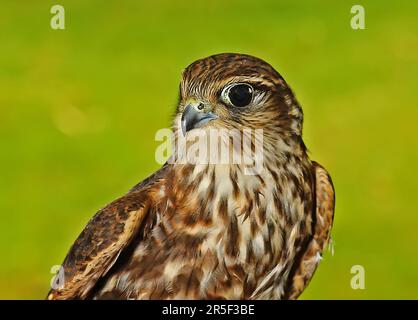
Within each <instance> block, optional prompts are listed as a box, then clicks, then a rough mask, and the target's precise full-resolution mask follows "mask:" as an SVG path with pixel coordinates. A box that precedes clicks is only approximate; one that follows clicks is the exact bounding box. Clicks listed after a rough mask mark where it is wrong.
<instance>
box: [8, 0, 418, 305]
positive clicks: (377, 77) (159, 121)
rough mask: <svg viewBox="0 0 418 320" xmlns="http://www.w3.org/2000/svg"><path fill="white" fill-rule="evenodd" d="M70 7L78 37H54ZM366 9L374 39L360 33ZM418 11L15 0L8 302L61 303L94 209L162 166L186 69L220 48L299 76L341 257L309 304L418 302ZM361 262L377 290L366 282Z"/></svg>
mask: <svg viewBox="0 0 418 320" xmlns="http://www.w3.org/2000/svg"><path fill="white" fill-rule="evenodd" d="M35 2H36V3H35ZM337 2H338V3H337ZM57 3H58V4H62V5H64V7H65V9H66V29H65V30H52V29H51V28H50V18H51V16H52V15H51V14H50V12H49V11H50V8H51V6H52V5H53V4H57ZM357 3H359V4H363V5H364V7H365V10H366V30H353V29H351V28H350V19H351V14H350V8H351V6H352V5H354V4H357ZM417 12H418V2H416V1H415V2H414V1H381V0H380V1H356V2H353V1H290V0H289V1H277V0H274V1H273V0H272V1H255V0H253V1H245V0H239V1H235V0H234V1H220V0H211V1H205V2H202V1H191V0H190V1H169V0H167V1H162V0H157V1H156V0H153V1H98V0H97V1H81V0H78V1H74V0H72V1H63V0H61V1H58V0H57V1H29V0H27V1H23V0H22V1H3V2H2V5H1V9H0V34H1V36H0V39H1V44H0V155H1V156H0V298H6V299H10V298H19V299H30V298H34V299H43V298H44V297H45V295H46V293H47V290H48V287H49V281H50V278H51V277H52V274H51V273H50V269H51V267H52V266H53V265H55V264H60V263H61V262H62V260H63V258H64V256H65V254H66V252H67V250H68V249H69V247H70V245H71V244H72V242H73V241H74V240H75V238H76V236H77V235H78V233H79V232H80V231H81V229H82V228H83V226H84V225H85V224H86V222H87V221H88V219H89V218H90V217H91V216H92V215H93V214H94V212H95V211H96V210H97V209H98V208H100V207H102V206H103V205H105V204H106V203H108V202H110V201H111V200H113V199H115V198H116V197H118V196H120V195H122V194H123V193H124V192H126V191H127V190H128V189H129V188H130V187H131V186H133V185H134V184H135V183H137V182H138V181H140V180H141V179H143V178H144V177H146V176H147V175H148V174H150V173H151V172H153V171H154V170H156V169H157V168H158V167H159V165H158V164H157V163H156V162H155V160H154V152H155V149H156V147H157V146H158V142H156V141H155V140H154V135H155V132H156V131H157V130H158V129H160V128H164V127H167V126H169V125H170V121H171V117H172V115H173V112H174V108H175V104H176V100H177V94H178V92H177V90H178V84H179V79H180V74H181V71H182V69H183V68H184V67H186V66H187V65H188V64H189V63H191V62H193V61H194V60H196V59H198V58H202V57H205V56H208V55H211V54H214V53H220V52H240V53H248V54H252V55H255V56H258V57H260V58H263V59H265V60H267V61H268V62H270V63H271V64H272V65H273V66H274V67H275V68H276V69H277V70H278V71H279V72H280V73H281V74H282V75H283V76H284V78H285V79H286V80H287V82H288V83H289V84H290V86H291V87H292V88H293V90H294V91H295V93H296V95H297V97H298V99H299V101H300V102H301V104H302V106H303V108H304V112H305V126H304V139H305V142H306V144H307V146H308V148H309V149H310V150H311V157H312V159H315V160H317V161H319V162H320V163H321V164H323V165H324V166H325V167H326V168H327V169H328V170H329V171H330V173H331V175H332V177H333V179H334V183H335V187H336V193H337V208H336V216H335V226H334V229H333V238H334V243H335V254H334V256H332V255H331V254H329V253H328V254H326V255H325V257H324V260H323V261H322V263H321V265H320V267H319V269H318V271H317V273H316V275H315V277H314V278H313V280H312V282H311V284H310V286H309V287H308V289H307V290H306V291H305V293H304V294H303V295H302V298H303V299H325V298H330V299H334V298H335V299H348V298H352V299H365V298H371V299H379V298H385V299H387V298H395V299H401V298H408V299H411V298H418V249H417V244H418V233H417V223H418V209H417V208H418V194H417V191H418V187H417V174H416V168H417V163H418V148H417V147H418V139H417V136H418V135H417V134H418V130H417V116H418V103H417V90H418V80H417V75H418V64H417V62H418V61H417V60H418V32H417V31H418V19H417ZM353 265H362V266H364V268H365V285H366V288H365V289H364V290H353V289H352V288H351V287H350V280H351V277H352V276H353V275H352V274H351V273H350V270H351V267H352V266H353Z"/></svg>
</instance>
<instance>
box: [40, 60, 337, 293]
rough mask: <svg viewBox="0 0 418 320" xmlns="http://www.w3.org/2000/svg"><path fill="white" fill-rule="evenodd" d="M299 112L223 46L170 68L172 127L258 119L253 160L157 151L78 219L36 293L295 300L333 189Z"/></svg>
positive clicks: (328, 220) (257, 68)
mask: <svg viewBox="0 0 418 320" xmlns="http://www.w3.org/2000/svg"><path fill="white" fill-rule="evenodd" d="M302 122H303V113H302V109H301V107H300V105H299V104H298V102H297V101H296V99H295V96H294V94H293V93H292V91H291V89H290V88H289V86H288V85H287V83H286V82H285V81H284V79H283V78H282V76H281V75H280V74H279V73H278V72H277V71H276V70H275V69H274V68H273V67H272V66H271V65H269V64H268V63H266V62H265V61H263V60H261V59H259V58H256V57H253V56H249V55H244V54H232V53H223V54H217V55H213V56H210V57H207V58H204V59H200V60H197V61H195V62H194V63H192V64H191V65H189V66H188V67H187V68H186V69H185V70H184V71H183V74H182V79H181V84H180V97H179V103H178V107H177V113H176V116H175V118H174V123H173V132H174V136H175V137H180V136H182V137H187V136H189V135H193V134H196V133H199V132H205V131H208V130H210V129H212V130H213V129H217V130H219V129H236V130H240V131H242V130H244V129H252V130H257V129H262V138H263V149H262V151H263V162H262V167H261V170H257V171H256V172H254V173H253V174H246V173H245V172H244V170H243V169H244V168H243V165H242V164H241V163H226V164H225V163H209V162H208V163H206V164H196V163H187V162H186V163H179V162H176V161H173V162H167V163H166V164H165V165H164V166H163V167H162V168H161V169H160V170H158V171H157V172H155V173H154V174H152V175H151V176H150V177H148V178H147V179H145V180H144V181H142V182H141V183H139V184H138V185H136V186H135V187H134V188H132V189H131V190H130V191H129V192H128V193H127V194H125V195H124V196H122V197H121V198H119V199H117V200H115V201H113V202H112V203H110V204H109V205H107V206H106V207H104V208H103V209H101V210H100V211H98V212H97V213H96V215H95V216H94V217H93V218H92V219H91V220H90V221H89V222H88V224H87V226H86V227H85V229H84V230H83V231H82V232H81V234H80V235H79V237H78V238H77V240H76V241H75V243H74V244H73V246H72V247H71V249H70V251H69V253H68V255H67V256H66V258H65V260H64V262H63V264H62V270H63V281H62V284H61V285H60V286H58V287H56V288H54V289H51V291H50V292H49V294H48V297H47V298H48V299H295V298H297V297H298V296H299V295H300V294H301V293H302V291H303V290H304V289H305V288H306V286H307V285H308V283H309V281H310V279H311V278H312V276H313V274H314V272H315V270H316V268H317V265H318V263H319V261H320V260H321V257H322V252H323V250H324V249H325V247H326V245H327V243H328V242H329V239H330V231H331V227H332V223H333V216H334V203H335V196H334V188H333V185H332V181H331V178H330V176H329V174H328V173H327V171H326V170H325V169H324V168H323V167H322V166H321V165H319V164H318V163H316V162H314V161H311V160H310V159H309V157H308V154H307V148H306V147H305V144H304V142H303V140H302Z"/></svg>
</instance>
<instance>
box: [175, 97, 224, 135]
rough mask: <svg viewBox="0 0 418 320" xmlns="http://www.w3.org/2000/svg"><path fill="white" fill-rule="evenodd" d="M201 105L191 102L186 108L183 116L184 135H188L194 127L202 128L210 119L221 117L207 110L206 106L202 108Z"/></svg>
mask: <svg viewBox="0 0 418 320" xmlns="http://www.w3.org/2000/svg"><path fill="white" fill-rule="evenodd" d="M201 106H202V105H201V104H198V105H191V104H189V105H187V106H186V108H185V109H184V111H183V115H182V117H181V129H182V130H183V135H186V133H187V132H188V131H190V130H192V129H196V128H201V127H203V126H204V125H205V124H207V123H208V122H209V121H212V120H215V119H218V118H219V117H218V116H217V115H216V114H214V113H213V112H205V111H204V109H205V108H202V110H200V108H201Z"/></svg>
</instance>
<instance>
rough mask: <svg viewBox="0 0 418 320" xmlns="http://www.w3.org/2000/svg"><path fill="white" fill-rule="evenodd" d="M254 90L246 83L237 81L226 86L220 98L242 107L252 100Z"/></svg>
mask: <svg viewBox="0 0 418 320" xmlns="http://www.w3.org/2000/svg"><path fill="white" fill-rule="evenodd" d="M253 94H254V90H253V88H252V87H251V86H250V85H249V84H246V83H238V84H232V85H229V86H227V87H226V88H225V89H224V90H223V92H222V99H223V100H224V101H225V102H227V103H229V104H231V105H233V106H234V107H238V108H242V107H245V106H248V105H249V104H250V103H251V101H252V100H253Z"/></svg>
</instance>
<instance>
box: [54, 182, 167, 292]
mask: <svg viewBox="0 0 418 320" xmlns="http://www.w3.org/2000/svg"><path fill="white" fill-rule="evenodd" d="M157 176H158V178H149V179H147V181H146V183H143V184H141V185H140V187H139V186H138V187H136V188H135V189H134V190H132V191H131V192H129V193H128V194H126V195H125V196H123V197H121V198H119V199H117V200H115V201H114V202H112V203H111V204H109V205H108V206H106V207H105V208H103V209H102V210H100V211H99V212H97V213H96V215H95V216H94V217H93V218H92V219H91V220H90V221H89V223H88V224H87V226H86V227H85V229H84V230H83V231H82V232H81V234H80V235H79V237H78V238H77V240H76V241H75V243H74V244H73V246H72V247H71V249H70V251H69V253H68V255H67V257H66V258H65V260H64V262H63V265H62V269H61V270H62V271H63V275H64V278H63V279H62V280H61V282H62V283H61V284H59V283H58V284H59V285H58V287H57V288H55V289H52V290H51V291H50V292H49V294H48V296H47V299H49V300H57V299H85V298H87V297H88V295H89V293H90V292H91V291H92V288H93V287H94V286H95V284H96V283H97V281H98V280H99V279H100V278H101V277H103V276H104V275H105V274H106V273H107V272H108V271H109V269H110V268H111V267H112V266H113V264H114V263H115V262H116V260H117V259H118V257H119V255H120V253H121V252H122V251H123V249H124V248H126V247H127V245H128V244H129V243H130V241H131V240H132V239H133V237H134V236H135V235H136V234H137V233H138V232H141V230H143V228H142V226H143V225H144V223H145V221H146V220H147V217H148V216H149V215H150V214H152V212H153V208H154V207H155V205H156V203H157V202H158V197H161V190H160V187H159V183H158V182H159V181H161V180H162V175H161V174H159V175H157ZM57 276H58V275H57Z"/></svg>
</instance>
